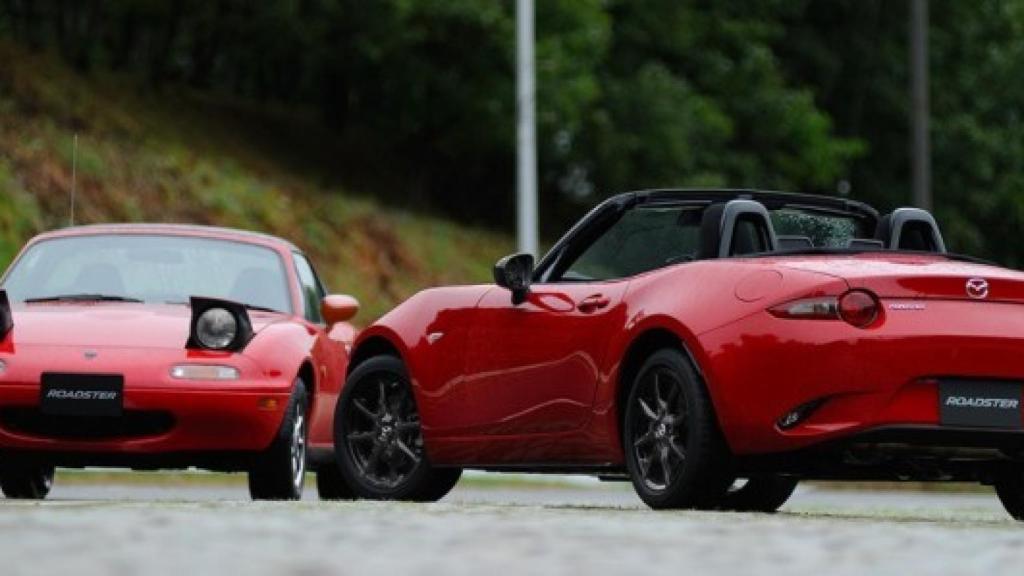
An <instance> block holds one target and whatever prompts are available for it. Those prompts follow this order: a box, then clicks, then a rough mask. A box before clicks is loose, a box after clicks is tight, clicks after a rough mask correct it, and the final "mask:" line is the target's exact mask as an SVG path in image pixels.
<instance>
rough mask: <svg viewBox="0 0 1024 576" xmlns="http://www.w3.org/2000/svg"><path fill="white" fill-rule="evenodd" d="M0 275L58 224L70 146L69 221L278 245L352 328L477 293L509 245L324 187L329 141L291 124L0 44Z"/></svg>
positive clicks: (313, 127)
mask: <svg viewBox="0 0 1024 576" xmlns="http://www.w3.org/2000/svg"><path fill="white" fill-rule="evenodd" d="M0 62H3V66H0V267H6V265H7V263H8V262H9V261H10V259H11V257H13V255H14V254H15V253H16V251H17V250H18V248H19V247H20V246H21V244H22V243H23V242H24V241H25V240H27V239H28V238H29V237H31V236H32V235H33V234H35V233H37V232H40V231H43V230H49V229H53V228H59V227H61V226H65V225H66V224H67V222H68V203H69V202H68V197H69V191H70V189H71V181H72V178H71V174H72V170H71V166H72V162H71V161H72V141H73V136H74V134H76V133H77V134H78V138H79V140H78V176H77V190H78V201H77V210H76V222H77V223H96V222H132V221H150V222H178V223H194V224H214V225H220V226H230V227H237V228H245V229H251V230H258V231H263V232H268V233H271V234H275V235H278V236H282V237H284V238H287V239H289V240H291V241H293V242H295V243H296V244H298V245H299V246H300V247H302V248H303V249H304V250H306V251H307V252H308V253H309V254H310V255H311V256H312V258H313V259H314V262H315V263H316V265H317V266H318V268H319V271H320V273H321V275H322V276H323V277H324V280H325V282H326V283H327V284H328V285H329V287H330V288H331V289H332V290H333V291H336V292H346V293H351V294H353V295H355V296H356V297H358V298H359V300H360V301H361V302H362V303H363V311H362V312H361V313H360V315H359V316H358V317H357V323H359V324H362V325H365V324H367V323H369V322H371V321H373V320H374V319H375V318H377V317H378V316H379V315H380V314H382V313H383V312H385V311H386V310H387V309H388V308H390V307H391V306H393V305H394V304H396V303H397V302H399V301H401V300H402V299H404V298H406V297H408V296H409V295H411V294H412V293H414V292H415V291H417V290H419V289H420V288H423V287H426V286H430V285H435V284H446V283H459V282H472V281H486V280H487V279H488V277H489V270H490V267H491V265H492V263H493V262H494V261H495V260H496V259H497V258H498V257H499V256H501V255H502V254H504V253H507V252H509V251H510V250H511V248H512V241H511V239H510V238H508V237H505V236H502V235H497V234H494V233H490V232H486V231H482V230H475V229H469V228H466V227H463V226H459V225H456V224H453V223H450V222H447V221H444V220H442V219H438V218H435V217H430V216H423V215H418V214H413V213H407V212H404V211H401V210H396V209H395V208H393V207H383V206H381V205H379V204H377V203H376V202H374V201H373V200H370V199H367V198H364V197H360V196H359V195H358V194H353V193H351V191H349V190H342V189H338V188H337V185H334V184H325V182H337V181H339V180H340V181H345V180H346V179H345V178H338V177H332V176H337V175H331V174H328V173H326V172H325V171H326V170H329V169H328V168H325V166H330V159H329V157H330V154H332V153H337V152H336V151H332V150H327V149H323V148H322V147H317V146H314V145H313V144H312V143H314V142H324V141H330V140H331V138H330V135H329V134H326V133H323V132H321V129H320V128H319V127H318V126H317V124H316V122H314V121H312V120H308V119H305V118H304V117H303V115H302V114H301V113H300V112H294V111H290V110H281V111H280V112H279V113H275V114H268V113H265V112H254V111H251V110H248V109H247V108H246V106H245V105H244V103H238V102H235V101H230V100H220V99H217V98H215V97H209V96H201V95H199V94H197V93H194V92H191V91H188V90H185V89H181V88H167V89H164V90H162V91H160V92H159V93H153V92H151V91H148V90H142V89H140V87H139V84H138V83H137V82H136V81H134V80H130V79H127V78H123V77H118V76H115V75H103V74H94V75H90V76H81V75H78V74H76V73H74V72H72V71H71V70H69V69H68V68H66V67H65V66H64V65H63V64H61V63H60V62H59V60H58V59H57V58H55V57H51V56H48V55H46V54H36V53H31V52H29V51H27V50H25V49H23V48H21V47H20V46H16V45H13V44H10V43H2V42H0Z"/></svg>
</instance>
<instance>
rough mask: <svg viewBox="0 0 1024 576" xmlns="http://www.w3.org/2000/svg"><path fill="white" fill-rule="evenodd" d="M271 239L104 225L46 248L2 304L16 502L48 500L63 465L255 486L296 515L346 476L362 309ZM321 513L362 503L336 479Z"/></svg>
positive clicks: (47, 242) (2, 411)
mask: <svg viewBox="0 0 1024 576" xmlns="http://www.w3.org/2000/svg"><path fill="white" fill-rule="evenodd" d="M358 306H359V305H358V303H357V302H356V301H355V300H354V299H352V298H351V297H348V296H327V295H326V293H325V291H324V288H323V285H322V284H321V283H320V281H319V279H318V278H317V276H316V273H315V272H314V271H313V267H312V266H311V265H310V263H309V261H308V260H307V259H306V257H305V256H304V255H303V254H302V253H301V252H300V251H299V250H298V249H297V248H295V247H294V246H293V245H291V244H290V243H288V242H285V241H284V240H281V239H278V238H273V237H270V236H265V235H262V234H256V233H249V232H241V231H236V230H226V229H220V228H208V227H199V226H176V225H148V224H146V225H141V224H140V225H103V226H84V227H77V228H68V229H65V230H61V231H58V232H53V233H48V234H43V235H41V236H38V237H36V238H34V239H33V240H32V241H30V242H29V243H28V245H27V246H26V247H25V248H24V250H23V251H22V252H21V254H20V255H19V256H18V257H17V258H16V259H15V261H14V262H13V263H12V264H11V266H10V268H9V269H8V270H7V272H6V273H5V275H4V276H3V279H2V290H0V487H2V488H3V492H4V494H5V495H7V496H8V497H10V498H43V497H45V496H46V494H47V493H48V492H49V490H50V486H51V484H52V482H53V472H54V467H55V466H73V467H81V466H126V467H132V468H137V469H153V468H183V467H190V466H199V467H204V468H210V469H215V470H231V471H235V470H245V471H248V473H249V491H250V493H251V494H252V496H253V498H257V499H295V498H298V497H299V496H300V495H301V493H302V487H303V482H304V478H305V471H306V468H307V456H308V464H309V466H308V467H309V468H311V469H317V468H318V467H319V465H320V464H321V463H322V462H331V461H333V432H332V429H333V428H332V426H333V419H334V409H335V406H336V405H337V398H338V394H339V391H340V389H341V384H342V381H343V379H344V375H345V372H346V368H347V365H348V347H349V346H350V345H351V342H352V339H353V338H354V336H355V334H354V330H353V329H352V327H351V326H350V325H349V324H348V323H347V320H348V319H350V318H351V317H352V316H353V315H354V314H355V313H356V311H357V310H358ZM317 480H318V482H317V484H318V487H319V488H320V492H321V496H325V497H339V496H343V495H346V494H348V489H347V488H346V485H345V484H344V482H343V481H342V480H341V478H340V476H339V474H338V471H337V467H335V466H333V465H329V466H324V467H322V468H320V473H318V475H317Z"/></svg>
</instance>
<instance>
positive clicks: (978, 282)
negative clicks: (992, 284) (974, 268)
mask: <svg viewBox="0 0 1024 576" xmlns="http://www.w3.org/2000/svg"><path fill="white" fill-rule="evenodd" d="M967 295H968V296H970V297H971V298H977V299H979V300H980V299H982V298H987V297H988V281H987V280H985V279H984V278H971V279H970V280H968V281H967Z"/></svg>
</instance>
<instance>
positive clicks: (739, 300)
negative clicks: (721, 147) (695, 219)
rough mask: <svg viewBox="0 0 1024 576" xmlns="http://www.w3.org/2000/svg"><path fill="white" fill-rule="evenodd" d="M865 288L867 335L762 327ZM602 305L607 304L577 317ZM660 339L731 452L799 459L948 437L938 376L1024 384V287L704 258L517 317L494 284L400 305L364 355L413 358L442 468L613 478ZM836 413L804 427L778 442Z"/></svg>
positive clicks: (995, 272) (827, 260) (910, 270)
mask: <svg viewBox="0 0 1024 576" xmlns="http://www.w3.org/2000/svg"><path fill="white" fill-rule="evenodd" d="M973 277H981V278H985V279H987V280H988V281H989V283H990V286H991V289H990V296H989V298H988V299H987V300H983V301H979V300H973V299H970V298H968V297H967V295H966V292H965V288H964V287H965V283H966V280H967V279H969V278H973ZM757 279H764V280H765V282H763V283H758V282H756V280H757ZM851 288H862V289H867V290H870V291H872V292H874V293H875V294H877V295H878V296H879V298H880V301H881V304H882V307H883V310H882V312H881V315H880V317H879V318H878V320H876V321H875V322H874V323H873V324H871V325H870V326H869V327H868V328H866V329H860V328H856V327H854V326H851V325H849V324H846V323H845V322H843V321H841V320H795V319H782V318H777V317H775V316H772V315H771V314H769V313H767V312H766V310H767V309H768V308H769V307H772V306H775V305H778V304H780V303H783V302H787V301H791V300H794V299H798V298H807V297H814V296H839V295H841V294H843V293H844V292H846V291H847V290H849V289H851ZM595 294H601V295H602V297H607V299H608V303H607V305H606V306H605V307H604V308H600V309H598V310H591V311H587V312H585V311H581V310H580V308H579V304H580V303H581V302H583V300H584V299H586V298H588V297H590V296H592V295H595ZM906 303H913V304H916V305H917V306H912V307H903V308H901V307H900V305H901V304H906ZM892 304H895V305H897V306H896V307H895V308H893V307H891V306H890V305H892ZM921 304H923V305H924V306H923V309H922V308H921V306H920V305H921ZM652 330H659V331H663V332H664V333H667V334H671V335H672V336H674V337H675V338H676V339H677V340H678V341H679V342H680V343H682V344H683V345H684V346H685V347H686V349H687V351H688V352H689V354H690V355H691V356H692V358H693V360H694V362H695V363H696V365H697V368H698V370H699V371H700V373H701V374H702V377H703V379H704V382H705V384H706V386H707V388H708V390H709V392H710V394H711V397H712V399H713V401H714V404H715V408H716V411H717V415H718V418H719V421H720V423H721V426H722V429H723V431H724V433H725V436H726V439H727V441H728V443H729V445H730V447H731V448H732V450H733V451H734V452H735V453H737V454H758V453H768V452H776V451H785V450H792V449H797V448H801V447H805V446H809V445H812V444H815V443H818V442H822V441H825V440H829V439H833V438H837V437H841V436H843V435H848V434H852V433H855V432H860V431H864V430H868V429H871V428H875V427H879V426H884V425H892V424H931V425H937V424H938V396H937V391H936V385H935V383H934V381H931V379H932V378H934V377H941V376H958V377H985V378H1006V379H1016V380H1024V363H1022V362H1021V360H1020V358H1021V355H1020V351H1021V350H1024V274H1022V273H1019V272H1015V271H1010V270H1006V269H1002V268H997V267H993V266H986V265H981V264H971V263H963V262H955V261H951V260H948V259H946V258H945V257H942V256H938V255H935V256H931V255H905V254H878V253H873V254H861V255H842V256H837V255H831V256H775V257H769V258H750V259H723V260H706V261H698V262H692V263H686V264H681V265H677V266H673V267H669V268H665V269H662V270H658V271H655V272H651V273H647V274H643V275H640V276H636V277H633V278H631V279H626V280H622V281H614V282H602V283H591V284H581V283H571V284H569V283H567V284H542V285H535V286H534V287H533V293H532V294H531V297H530V299H529V300H528V301H527V302H526V303H524V304H522V305H520V306H513V305H512V303H511V299H510V297H509V293H508V292H507V291H506V290H504V289H501V288H497V287H493V286H469V287H452V288H441V289H433V290H428V291H425V292H421V293H420V294H417V295H416V296H414V297H413V298H411V299H410V300H409V301H407V302H406V303H404V304H402V305H400V306H399V307H398V308H396V309H395V310H394V311H392V312H391V313H390V314H388V315H386V316H385V317H384V318H382V319H381V320H380V321H379V322H377V323H376V324H374V325H373V326H371V327H370V328H368V329H367V330H365V331H364V332H363V333H362V334H361V335H360V337H359V338H358V339H357V344H356V346H357V347H358V346H359V345H360V344H361V343H364V342H366V341H367V340H369V339H371V338H385V339H387V340H389V341H390V342H391V343H392V345H393V346H395V347H396V348H397V349H398V350H399V351H400V353H401V354H402V357H403V358H404V360H405V361H406V363H407V364H408V366H409V370H410V373H411V375H412V378H413V382H414V388H415V391H416V396H417V401H418V404H419V406H420V412H421V416H422V419H423V423H424V428H425V439H426V444H427V449H428V452H429V454H430V456H431V458H432V459H433V460H434V461H436V462H438V463H442V464H461V465H476V466H486V465H493V464H516V465H526V466H530V465H538V466H539V465H543V464H570V463H577V464H608V463H611V464H617V463H621V462H622V458H623V456H622V449H621V445H620V440H619V411H620V406H619V405H618V400H617V399H618V397H619V392H620V387H621V386H623V385H624V383H623V382H621V381H620V374H619V372H620V368H621V363H622V361H623V358H624V356H625V354H626V352H627V350H628V349H629V346H630V345H631V344H632V343H633V342H635V341H636V339H637V338H639V337H640V336H641V335H643V334H645V333H646V332H648V331H652ZM436 333H441V334H443V335H442V336H441V337H439V338H437V339H436V340H435V341H434V343H432V344H431V343H430V342H429V340H428V338H427V336H428V334H435V335H436ZM625 384H626V385H628V384H629V383H625ZM822 397H827V398H828V399H829V400H828V401H827V402H826V403H825V404H824V406H823V407H822V408H821V409H820V410H819V411H817V412H816V413H814V414H813V415H812V416H811V417H810V418H809V419H808V420H807V421H805V422H804V423H802V424H801V425H799V426H797V427H796V428H794V429H792V430H788V431H785V432H783V431H780V430H779V429H777V428H776V426H775V422H776V421H777V420H778V419H779V418H780V417H781V416H782V415H783V414H784V413H786V412H787V411H789V410H790V409H792V408H794V407H796V406H798V405H800V404H803V403H805V402H808V401H811V400H815V399H818V398H822Z"/></svg>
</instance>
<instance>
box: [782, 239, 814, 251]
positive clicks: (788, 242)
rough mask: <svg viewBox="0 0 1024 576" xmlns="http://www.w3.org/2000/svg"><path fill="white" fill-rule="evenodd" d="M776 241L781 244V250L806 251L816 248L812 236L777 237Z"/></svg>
mask: <svg viewBox="0 0 1024 576" xmlns="http://www.w3.org/2000/svg"><path fill="white" fill-rule="evenodd" d="M775 241H776V242H778V243H779V250H804V249H806V248H814V242H812V241H811V237H810V236H776V237H775Z"/></svg>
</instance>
